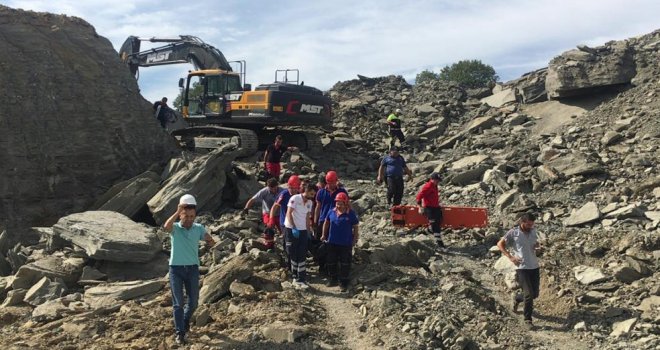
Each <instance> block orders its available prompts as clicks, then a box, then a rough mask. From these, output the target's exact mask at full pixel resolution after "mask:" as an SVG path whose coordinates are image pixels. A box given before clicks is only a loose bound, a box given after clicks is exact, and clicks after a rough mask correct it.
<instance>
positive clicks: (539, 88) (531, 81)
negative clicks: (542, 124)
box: [505, 68, 548, 104]
mask: <svg viewBox="0 0 660 350" xmlns="http://www.w3.org/2000/svg"><path fill="white" fill-rule="evenodd" d="M547 74H548V69H547V68H542V69H539V70H537V71H533V72H529V73H526V74H523V76H522V77H520V78H518V79H516V80H512V81H509V82H507V83H506V84H505V85H506V86H510V87H512V88H513V89H515V90H516V91H517V92H518V95H519V98H520V100H521V101H520V102H522V103H526V104H529V103H536V102H542V101H545V100H547V99H548V93H547V91H545V77H546V75H547Z"/></svg>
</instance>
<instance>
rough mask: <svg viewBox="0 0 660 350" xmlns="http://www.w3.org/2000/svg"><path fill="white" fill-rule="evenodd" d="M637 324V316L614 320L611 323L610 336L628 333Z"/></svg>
mask: <svg viewBox="0 0 660 350" xmlns="http://www.w3.org/2000/svg"><path fill="white" fill-rule="evenodd" d="M635 324H637V318H631V319H627V320H625V321H620V322H615V323H614V324H613V325H612V333H610V337H621V336H624V335H627V334H628V333H630V331H632V330H633V328H634V327H635Z"/></svg>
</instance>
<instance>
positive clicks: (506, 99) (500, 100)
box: [481, 89, 517, 108]
mask: <svg viewBox="0 0 660 350" xmlns="http://www.w3.org/2000/svg"><path fill="white" fill-rule="evenodd" d="M516 101H517V99H516V91H515V90H514V89H504V90H502V91H500V92H497V93H494V94H493V95H491V96H488V97H486V98H482V99H481V103H485V104H487V105H489V106H491V107H495V108H500V107H503V106H506V105H509V104H513V103H516Z"/></svg>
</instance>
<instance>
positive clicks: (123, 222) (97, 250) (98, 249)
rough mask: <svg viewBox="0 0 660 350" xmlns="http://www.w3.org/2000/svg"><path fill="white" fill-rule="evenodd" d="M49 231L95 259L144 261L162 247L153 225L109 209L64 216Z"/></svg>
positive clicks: (149, 258)
mask: <svg viewBox="0 0 660 350" xmlns="http://www.w3.org/2000/svg"><path fill="white" fill-rule="evenodd" d="M53 232H54V233H55V234H57V235H58V236H59V237H61V238H63V239H65V240H67V241H69V242H71V243H73V244H75V245H76V246H78V247H81V248H82V249H84V250H85V253H86V254H87V256H88V257H90V258H93V259H99V260H109V261H121V262H147V261H149V260H151V259H153V258H154V257H155V256H156V254H157V253H158V252H160V251H161V250H162V244H161V242H160V239H159V238H158V235H156V232H155V231H154V229H153V228H150V227H148V226H146V225H144V224H138V223H136V222H133V221H132V220H131V219H129V218H128V217H126V216H124V215H122V214H119V213H115V212H112V211H87V212H84V213H77V214H71V215H69V216H65V217H63V218H61V219H60V220H59V221H58V222H57V224H55V225H54V226H53Z"/></svg>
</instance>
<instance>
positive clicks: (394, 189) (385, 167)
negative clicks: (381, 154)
mask: <svg viewBox="0 0 660 350" xmlns="http://www.w3.org/2000/svg"><path fill="white" fill-rule="evenodd" d="M404 172H405V173H406V174H408V177H409V178H412V171H410V169H409V168H408V166H406V160H405V159H403V157H402V156H401V155H400V154H399V149H398V148H396V147H392V148H390V154H389V155H387V156H385V158H383V161H381V162H380V167H379V168H378V179H377V180H378V183H379V184H380V183H382V182H383V179H385V180H386V181H387V205H388V206H390V205H401V199H402V198H403V174H404Z"/></svg>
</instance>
